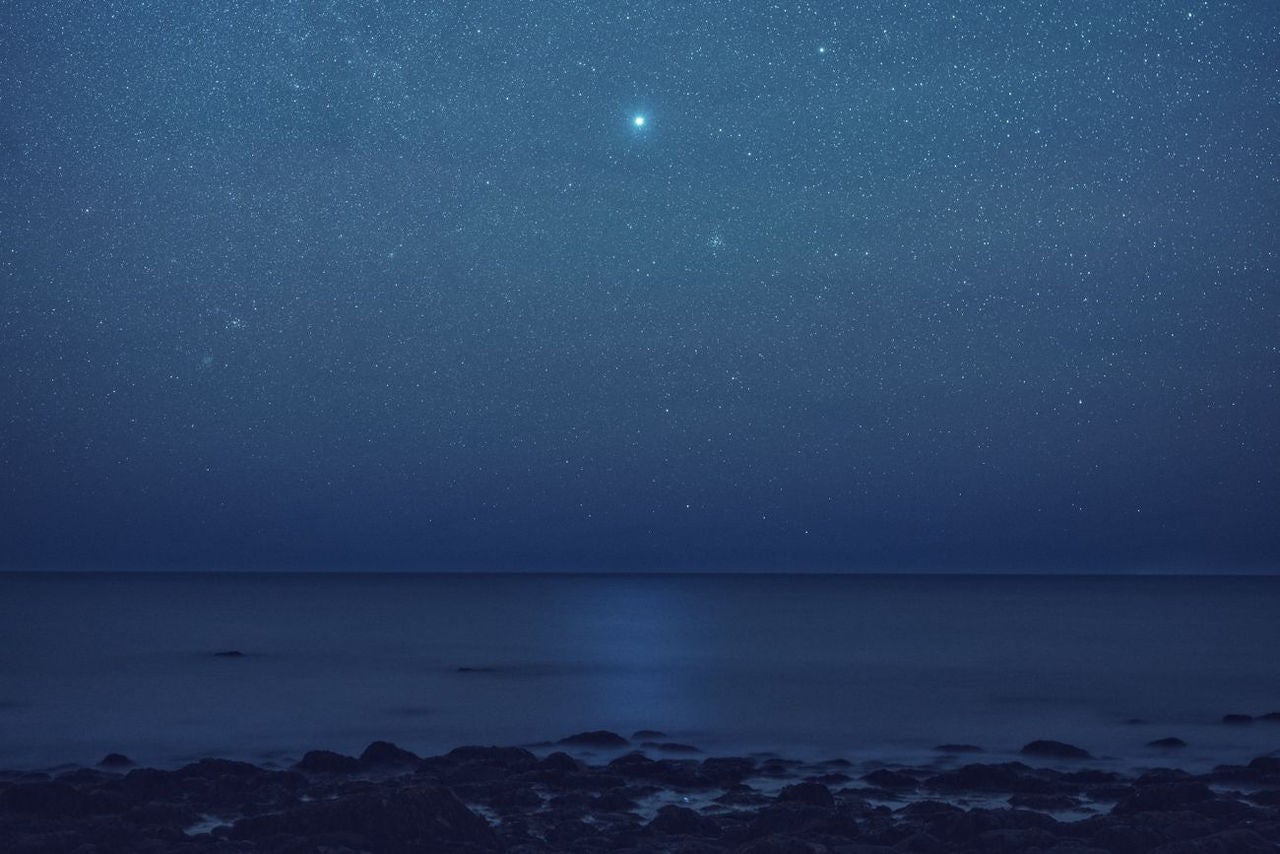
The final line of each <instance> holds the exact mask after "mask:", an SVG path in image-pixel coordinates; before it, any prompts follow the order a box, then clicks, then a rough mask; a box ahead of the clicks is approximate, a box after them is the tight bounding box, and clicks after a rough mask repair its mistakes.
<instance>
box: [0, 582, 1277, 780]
mask: <svg viewBox="0 0 1280 854" xmlns="http://www.w3.org/2000/svg"><path fill="white" fill-rule="evenodd" d="M233 651H234V652H239V653H241V655H218V653H226V652H233ZM1275 711H1280V577H1277V576H1234V577H1220V576H1160V575H1146V576H1094V575H1081V576H1031V575H1025V576H1011V575H963V576H962V575H733V574H714V575H617V574H599V575H566V574H546V575H531V574H499V575H485V574H379V573H350V574H332V573H328V574H305V573H289V574H231V573H220V574H190V573H186V574H177V573H120V574H114V573H45V574H35V573H7V574H3V575H0V768H5V769H19V770H40V769H54V768H61V767H66V766H69V765H91V764H94V763H96V762H97V761H98V760H100V759H101V758H102V757H103V756H104V755H105V754H107V753H110V752H119V753H124V754H126V755H127V756H129V757H130V758H132V759H133V760H135V761H136V762H139V763H140V764H145V765H153V766H157V767H173V766H177V765H180V764H183V763H186V762H189V761H192V760H194V759H197V758H200V757H205V756H219V757H227V758H232V759H243V760H248V761H252V762H256V763H258V764H264V765H268V766H275V767H283V766H287V765H289V764H291V763H292V762H294V761H296V760H297V759H298V758H300V757H301V756H302V754H303V753H305V752H306V751H308V750H313V749H319V748H323V749H328V750H336V751H339V752H343V753H349V754H358V753H359V752H360V751H361V750H362V749H363V748H364V747H365V746H366V745H367V744H368V743H370V742H372V741H374V740H387V741H392V742H395V743H396V744H398V745H400V746H402V747H404V748H407V749H409V750H412V751H414V752H416V753H419V754H422V755H431V754H436V753H442V752H445V751H447V750H449V749H451V748H453V747H456V746H459V745H464V744H485V745H489V744H497V745H524V746H531V747H533V748H534V749H535V750H542V751H549V750H551V749H553V747H554V742H556V741H557V740H559V739H560V738H563V737H565V736H568V735H571V734H573V733H576V732H580V731H584V730H598V729H606V730H611V731H614V732H618V733H621V734H623V735H624V736H630V735H631V734H633V733H634V732H636V731H637V730H657V731H661V732H662V733H664V734H665V735H663V736H660V737H657V736H649V737H642V740H643V739H644V738H649V739H651V740H654V739H656V740H657V741H659V742H668V743H677V744H684V745H689V746H692V747H696V748H697V749H698V750H700V751H702V752H703V753H704V754H706V755H741V754H761V753H772V754H776V755H781V756H784V757H792V758H798V759H809V760H816V759H827V758H844V759H848V760H850V761H852V762H855V763H857V762H860V763H864V764H868V765H875V764H881V763H883V764H897V763H902V764H911V765H917V764H925V763H928V762H930V761H931V758H934V757H937V755H938V754H937V752H936V751H935V748H936V747H937V746H938V745H942V744H968V745H974V746H977V747H980V748H982V749H983V750H984V751H985V754H984V756H985V758H984V759H983V760H982V761H997V760H1003V759H1007V758H1010V757H1013V756H1016V754H1017V751H1018V749H1019V748H1020V747H1021V746H1022V745H1023V744H1025V743H1026V742H1029V741H1031V740H1033V739H1053V740H1057V741H1063V742H1067V743H1070V744H1074V745H1077V746H1079V747H1082V748H1084V749H1086V750H1088V751H1090V753H1092V754H1093V755H1094V756H1095V757H1097V759H1096V764H1098V765H1101V766H1106V767H1112V768H1116V769H1123V770H1131V769H1134V768H1143V767H1152V766H1162V765H1175V766H1177V767H1182V768H1187V769H1190V770H1198V769H1207V768H1209V767H1212V766H1214V765H1217V764H1220V763H1229V762H1242V761H1246V760H1247V759H1249V758H1250V757H1253V756H1257V755H1261V754H1265V753H1271V752H1274V751H1276V750H1277V749H1280V722H1277V721H1268V720H1265V719H1262V718H1261V716H1262V715H1263V714H1265V713H1268V712H1275ZM1226 714H1248V715H1254V716H1258V717H1259V719H1258V720H1256V721H1255V722H1253V723H1250V724H1242V725H1231V724H1227V723H1223V721H1222V719H1223V716H1224V715H1226ZM1170 736H1173V737H1177V738H1181V739H1183V740H1184V741H1186V742H1187V747H1185V748H1182V749H1180V750H1178V751H1174V752H1170V751H1167V750H1162V749H1158V748H1153V747H1149V746H1148V743H1149V742H1151V741H1153V740H1155V739H1159V738H1165V737H1170Z"/></svg>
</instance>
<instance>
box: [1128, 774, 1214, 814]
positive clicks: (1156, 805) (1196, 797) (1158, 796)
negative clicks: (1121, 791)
mask: <svg viewBox="0 0 1280 854" xmlns="http://www.w3.org/2000/svg"><path fill="white" fill-rule="evenodd" d="M1213 797H1214V795H1213V790H1212V789H1210V788H1209V787H1208V786H1206V785H1205V784H1204V783H1201V782H1198V781H1184V782H1178V783H1155V784H1152V785H1149V786H1135V787H1134V789H1133V792H1132V794H1130V795H1129V796H1128V797H1127V798H1124V799H1123V800H1121V801H1120V802H1119V803H1117V804H1116V805H1115V806H1114V807H1112V808H1111V814H1112V815H1132V814H1134V813H1140V812H1175V811H1177V810H1182V809H1186V808H1187V807H1188V806H1191V805H1192V804H1198V803H1201V802H1203V801H1209V800H1213Z"/></svg>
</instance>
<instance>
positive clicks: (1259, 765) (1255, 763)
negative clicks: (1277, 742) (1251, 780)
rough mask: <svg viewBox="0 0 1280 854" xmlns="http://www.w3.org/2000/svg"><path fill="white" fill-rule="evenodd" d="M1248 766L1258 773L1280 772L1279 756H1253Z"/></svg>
mask: <svg viewBox="0 0 1280 854" xmlns="http://www.w3.org/2000/svg"><path fill="white" fill-rule="evenodd" d="M1249 768H1250V769H1252V770H1254V771H1257V772H1258V773H1260V774H1280V756H1255V757H1254V758H1252V759H1250V760H1249Z"/></svg>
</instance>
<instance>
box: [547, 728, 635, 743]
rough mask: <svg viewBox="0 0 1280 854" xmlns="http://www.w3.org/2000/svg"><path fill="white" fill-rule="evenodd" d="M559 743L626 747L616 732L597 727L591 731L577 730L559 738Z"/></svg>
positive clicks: (623, 739) (625, 741) (623, 740)
mask: <svg viewBox="0 0 1280 854" xmlns="http://www.w3.org/2000/svg"><path fill="white" fill-rule="evenodd" d="M559 743H560V744H572V745H575V746H578V747H626V746H627V745H628V744H630V743H631V742H629V741H627V740H626V739H625V738H623V737H622V736H620V735H618V734H617V733H616V732H609V731H608V730H604V729H598V730H592V731H591V732H579V733H576V734H574V735H570V736H567V737H565V738H562V739H560V741H559Z"/></svg>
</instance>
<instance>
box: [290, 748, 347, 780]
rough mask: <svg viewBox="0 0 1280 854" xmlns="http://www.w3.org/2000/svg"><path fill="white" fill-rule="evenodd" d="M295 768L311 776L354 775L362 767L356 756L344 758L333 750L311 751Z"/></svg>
mask: <svg viewBox="0 0 1280 854" xmlns="http://www.w3.org/2000/svg"><path fill="white" fill-rule="evenodd" d="M293 767H294V768H296V769H297V770H299V771H306V772H307V773H309V774H354V773H355V772H357V771H359V770H360V768H361V765H360V760H359V759H356V758H355V757H354V756H344V755H343V754H341V753H334V752H333V751H332V750H309V751H307V753H306V755H304V756H303V757H302V759H301V760H300V761H299V762H298V764H296V765H294V766H293Z"/></svg>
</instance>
